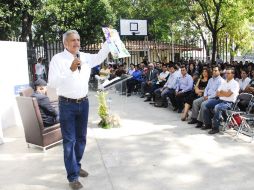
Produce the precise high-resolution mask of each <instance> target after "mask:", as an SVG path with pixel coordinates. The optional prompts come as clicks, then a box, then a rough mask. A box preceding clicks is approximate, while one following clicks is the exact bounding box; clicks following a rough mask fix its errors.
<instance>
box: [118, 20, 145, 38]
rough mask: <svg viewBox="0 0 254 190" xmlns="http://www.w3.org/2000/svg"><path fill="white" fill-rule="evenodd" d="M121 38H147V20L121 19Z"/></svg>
mask: <svg viewBox="0 0 254 190" xmlns="http://www.w3.org/2000/svg"><path fill="white" fill-rule="evenodd" d="M120 35H121V36H132V35H137V36H147V20H134V19H121V20H120Z"/></svg>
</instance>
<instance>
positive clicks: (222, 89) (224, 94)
mask: <svg viewBox="0 0 254 190" xmlns="http://www.w3.org/2000/svg"><path fill="white" fill-rule="evenodd" d="M234 75H235V71H234V69H233V68H227V69H226V80H225V81H223V82H222V83H221V85H220V86H219V88H218V90H217V92H216V97H217V98H216V99H210V100H208V103H207V104H206V106H205V109H204V116H203V117H204V124H205V126H206V127H207V129H208V128H209V127H212V129H211V130H210V131H209V132H208V133H209V134H215V133H218V132H219V126H220V118H221V116H222V113H223V111H224V110H227V109H230V107H231V105H232V104H233V103H234V102H235V101H236V99H237V96H238V95H239V84H238V82H237V81H236V80H234ZM212 110H213V111H212ZM212 112H213V113H214V116H213V113H212ZM212 118H213V120H212ZM212 121H213V122H212ZM212 123H213V126H212Z"/></svg>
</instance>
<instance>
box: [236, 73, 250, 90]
mask: <svg viewBox="0 0 254 190" xmlns="http://www.w3.org/2000/svg"><path fill="white" fill-rule="evenodd" d="M250 81H251V79H250V78H249V77H248V74H247V71H246V70H242V71H241V79H240V80H239V81H238V82H239V87H240V93H241V92H243V91H244V90H245V88H246V87H247V86H248V84H249V83H250Z"/></svg>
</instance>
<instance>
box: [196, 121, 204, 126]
mask: <svg viewBox="0 0 254 190" xmlns="http://www.w3.org/2000/svg"><path fill="white" fill-rule="evenodd" d="M202 127H203V122H201V121H198V120H197V125H196V128H202Z"/></svg>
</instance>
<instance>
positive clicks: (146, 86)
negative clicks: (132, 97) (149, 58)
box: [141, 63, 159, 98]
mask: <svg viewBox="0 0 254 190" xmlns="http://www.w3.org/2000/svg"><path fill="white" fill-rule="evenodd" d="M148 66H149V69H148V71H147V72H146V74H145V81H144V82H142V83H141V98H144V97H145V94H146V93H150V91H151V90H152V86H153V85H154V84H155V83H156V82H157V76H158V74H159V73H158V71H157V70H156V69H154V65H153V64H152V63H150V64H149V65H148Z"/></svg>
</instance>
